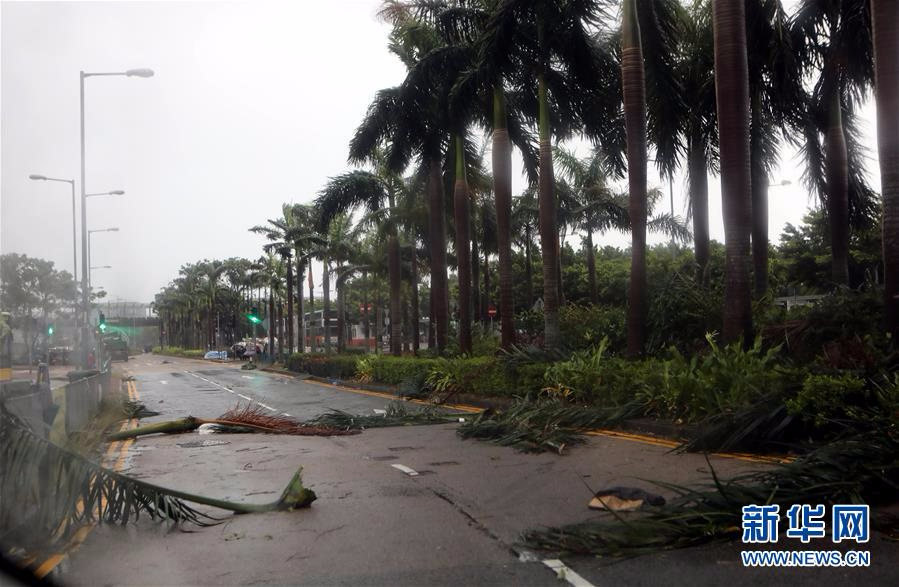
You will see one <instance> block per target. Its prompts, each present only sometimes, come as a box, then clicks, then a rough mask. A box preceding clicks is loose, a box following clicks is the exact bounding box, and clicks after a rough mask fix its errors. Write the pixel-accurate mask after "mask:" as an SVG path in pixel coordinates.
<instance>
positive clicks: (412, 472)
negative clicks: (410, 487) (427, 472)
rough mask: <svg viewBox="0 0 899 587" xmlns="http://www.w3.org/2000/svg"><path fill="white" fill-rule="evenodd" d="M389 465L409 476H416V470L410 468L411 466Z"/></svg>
mask: <svg viewBox="0 0 899 587" xmlns="http://www.w3.org/2000/svg"><path fill="white" fill-rule="evenodd" d="M390 466H391V467H393V468H394V469H397V470H400V471H402V472H403V473H405V474H406V475H409V476H410V477H418V471H416V470H415V469H412V468H411V467H407V466H406V465H390Z"/></svg>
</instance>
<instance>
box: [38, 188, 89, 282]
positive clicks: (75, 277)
mask: <svg viewBox="0 0 899 587" xmlns="http://www.w3.org/2000/svg"><path fill="white" fill-rule="evenodd" d="M28 179H31V180H34V181H60V182H63V183H67V184H69V185H70V186H71V188H72V281H74V282H75V283H78V237H77V235H76V229H75V226H76V214H75V180H74V179H60V178H57V177H47V176H45V175H34V174H32V175H29V176H28Z"/></svg>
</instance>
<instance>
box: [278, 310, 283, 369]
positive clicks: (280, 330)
mask: <svg viewBox="0 0 899 587" xmlns="http://www.w3.org/2000/svg"><path fill="white" fill-rule="evenodd" d="M277 311H278V330H277V337H278V361H279V362H280V363H281V364H282V365H283V364H284V302H282V301H280V300H278V304H277Z"/></svg>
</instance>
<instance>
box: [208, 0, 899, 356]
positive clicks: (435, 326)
mask: <svg viewBox="0 0 899 587" xmlns="http://www.w3.org/2000/svg"><path fill="white" fill-rule="evenodd" d="M897 13H899V8H897V2H896V0H870V1H868V0H833V1H829V2H820V1H814V0H804V1H802V2H800V3H799V5H798V7H797V8H796V10H795V11H794V12H793V13H792V14H787V13H786V11H785V10H784V8H783V6H782V4H781V2H779V1H778V0H745V1H744V2H732V1H725V0H711V1H710V0H694V1H692V2H686V3H684V2H679V1H677V0H623V1H621V2H611V1H600V0H531V1H523V0H503V1H492V0H466V1H441V0H437V1H427V2H424V1H416V0H409V1H405V0H388V1H386V2H384V3H383V4H382V7H381V9H380V11H379V16H380V17H381V18H382V19H384V20H385V21H386V22H388V23H390V24H391V26H392V31H391V33H390V37H389V49H390V51H391V52H392V53H394V54H395V55H396V56H397V57H398V58H399V59H400V60H401V61H402V62H403V64H404V65H405V66H406V70H407V71H406V77H405V79H404V80H403V81H402V83H401V84H399V85H398V86H395V87H390V88H385V89H383V90H380V91H379V92H378V93H377V94H376V95H375V97H374V99H373V101H372V102H371V105H370V106H369V109H368V111H367V113H366V115H365V116H364V118H363V120H362V121H361V123H360V124H359V126H358V128H357V130H356V132H355V134H354V136H353V137H352V138H351V140H350V144H349V161H350V162H351V163H352V164H354V165H355V166H356V168H355V169H352V170H350V171H347V172H346V173H343V174H340V175H338V176H335V177H332V178H330V179H329V180H328V181H327V182H326V184H325V186H324V187H323V188H322V190H321V191H320V193H319V194H318V196H317V198H316V199H315V201H314V203H313V204H311V205H295V206H285V207H284V209H283V211H282V212H283V214H282V216H281V217H280V218H276V219H272V220H269V221H268V222H267V223H266V224H265V225H260V226H257V227H254V228H253V229H252V230H253V231H254V232H258V233H260V234H263V235H264V236H265V237H266V239H267V243H268V244H267V245H266V246H265V252H266V253H267V255H268V256H267V259H268V260H269V261H267V263H276V264H278V265H279V269H277V270H275V269H271V270H270V271H268V273H267V274H266V277H265V279H268V286H269V288H268V289H269V291H278V290H279V289H283V290H284V294H283V296H284V298H285V299H286V308H285V311H286V315H287V318H286V319H285V320H283V323H284V330H285V332H284V338H285V339H286V344H287V346H288V348H289V349H294V348H296V345H297V343H298V341H299V340H305V339H306V333H305V332H303V329H304V324H303V321H300V322H299V323H298V328H299V332H293V330H294V320H293V319H292V317H293V316H294V315H295V314H296V313H299V314H300V315H303V314H304V312H306V311H308V309H304V304H305V302H304V296H303V295H302V294H300V295H297V293H296V292H298V291H301V287H302V281H303V278H304V275H307V272H308V271H309V270H310V268H311V260H312V259H313V258H316V259H319V260H321V262H322V263H323V265H324V267H325V271H324V272H323V274H322V286H323V291H324V295H323V300H322V302H323V305H324V308H323V309H324V311H325V313H326V315H327V314H328V313H329V312H330V309H331V308H330V297H331V291H330V290H331V284H332V282H331V279H332V278H333V280H334V281H333V283H334V286H335V289H336V304H337V306H338V307H342V306H345V305H346V300H347V297H346V296H347V291H346V290H347V283H348V282H349V281H353V280H357V279H363V278H366V279H367V278H369V277H373V276H376V275H377V276H379V277H380V276H381V275H382V271H383V273H385V274H386V285H387V291H388V294H387V300H388V302H389V309H388V314H389V318H390V319H389V324H390V327H391V332H390V337H389V338H390V341H391V342H390V345H391V351H392V352H393V353H399V352H401V345H402V340H403V333H402V328H403V326H402V325H403V324H404V314H405V313H406V312H407V310H405V309H404V308H408V313H410V314H412V315H411V316H409V317H408V318H406V319H405V323H406V324H407V325H409V326H410V330H412V331H414V330H417V328H418V324H419V319H418V318H419V316H418V314H419V313H420V312H422V309H423V310H424V311H426V312H427V314H428V315H429V317H430V321H429V324H430V325H431V329H430V330H431V332H429V333H428V336H429V338H430V339H431V342H432V343H433V344H431V345H430V346H431V348H434V349H435V350H436V352H437V353H443V352H445V351H446V350H447V347H448V340H449V337H450V335H451V331H452V327H453V325H457V327H456V332H455V336H456V337H457V344H458V348H459V350H460V351H461V352H468V351H470V350H471V345H472V342H471V341H472V324H473V323H475V322H476V321H477V320H476V318H478V317H480V314H481V309H482V302H481V300H480V299H479V297H480V293H479V292H480V291H481V289H482V288H481V287H480V281H481V280H482V279H483V280H484V281H486V280H489V279H490V275H491V274H490V271H489V267H490V265H489V263H482V257H483V258H487V257H488V256H490V255H495V256H496V266H497V272H496V273H497V277H498V288H497V289H498V296H497V297H498V299H497V300H496V302H498V318H499V322H500V332H501V343H502V346H503V347H504V348H509V347H510V346H511V345H513V344H514V343H515V340H516V332H515V326H514V322H513V318H514V314H515V311H516V310H517V309H518V308H516V307H515V294H516V291H515V290H516V282H515V275H514V272H513V263H514V255H515V251H516V249H518V250H519V251H523V253H524V255H525V256H526V257H527V258H528V261H527V262H526V263H525V269H526V271H528V272H530V271H532V270H533V269H534V266H536V267H538V268H539V270H540V271H541V278H538V280H537V281H538V287H537V289H538V291H535V292H533V293H531V292H528V300H529V301H531V300H536V299H539V300H540V301H541V302H542V313H543V321H544V328H543V344H544V346H545V347H546V348H548V349H554V348H558V347H560V346H561V345H562V341H561V340H560V329H559V309H560V306H561V305H562V304H564V303H565V291H564V288H563V286H562V283H563V280H562V275H563V267H562V262H563V260H564V259H563V258H562V255H561V252H562V250H563V246H564V245H563V243H564V238H565V236H566V235H567V231H568V230H579V231H583V234H584V235H585V237H586V240H587V242H588V244H589V246H588V247H586V248H585V250H586V252H587V255H588V256H589V257H590V258H591V260H588V261H587V269H588V280H589V281H590V284H589V288H590V290H591V294H590V295H591V301H595V300H596V296H595V294H594V293H593V292H595V291H596V284H595V280H596V271H595V267H594V263H595V261H594V260H592V257H593V255H594V247H593V242H592V239H593V237H594V235H596V234H597V233H600V234H601V233H602V232H603V231H606V230H625V231H629V232H630V235H631V248H630V265H631V266H630V272H629V282H628V287H627V297H628V299H627V353H628V354H629V355H630V356H639V355H641V354H643V353H644V352H645V349H646V341H647V336H648V332H647V328H648V326H647V317H648V314H649V307H648V298H647V291H648V284H647V271H646V258H647V246H646V236H647V231H649V230H653V229H656V230H660V231H664V232H665V233H666V234H668V235H670V236H672V237H673V238H675V239H680V240H681V241H683V240H685V239H690V238H692V242H693V250H694V270H695V279H696V283H697V284H698V286H699V287H711V286H713V285H715V284H712V283H710V280H711V279H713V278H715V279H721V280H722V285H723V290H724V301H723V324H722V334H723V338H724V340H725V342H730V341H733V340H737V339H739V338H740V337H742V338H743V339H744V340H746V341H748V340H750V339H751V338H752V335H753V316H752V302H753V300H754V299H763V298H765V296H767V295H768V294H769V283H768V275H769V273H770V270H769V264H770V260H769V258H768V257H769V249H770V246H769V238H768V234H767V226H768V212H767V208H768V204H767V202H768V183H769V174H770V172H771V170H772V169H773V168H775V167H776V166H777V165H778V163H779V161H780V152H781V150H782V148H783V147H784V146H786V145H793V146H795V147H797V148H798V149H799V150H800V152H801V153H802V155H803V157H804V159H805V172H804V181H805V184H806V187H807V188H808V189H809V190H811V191H812V193H814V194H816V195H817V196H818V199H819V201H820V203H821V209H822V210H823V212H824V215H825V216H824V217H825V220H826V223H827V239H826V240H827V241H828V244H829V251H828V252H829V257H830V279H829V284H828V285H829V286H830V287H841V286H848V285H854V284H852V283H851V282H850V255H849V251H850V242H851V239H852V238H853V235H854V234H859V233H861V232H865V231H870V229H871V227H873V226H877V225H878V224H880V225H881V226H882V248H883V259H882V260H883V267H884V279H885V284H886V287H885V291H884V300H885V303H886V306H887V312H886V316H887V324H886V327H887V329H888V330H889V331H890V332H899V301H897V298H896V294H897V293H899V291H897V290H899V277H897V273H899V211H897V208H896V202H897V198H899V192H897V183H899V178H897V173H899V172H897V168H899V154H897V153H899V145H897V141H899V118H897V116H899V114H897V113H899V108H897V104H896V100H897V94H899V92H897V90H896V86H897V83H899V82H897V77H899V76H897V74H896V70H897V67H899V65H897V58H896V51H895V43H896V38H897V37H899V31H897V30H896V29H897V24H899V18H897V17H896V15H897ZM872 91H873V95H874V97H875V99H876V101H877V106H878V149H879V155H880V166H881V180H882V181H881V184H882V199H881V197H879V196H878V194H876V193H875V192H874V190H873V189H872V188H871V187H870V186H869V185H868V183H867V181H866V176H865V168H864V157H865V149H864V145H863V143H864V140H863V138H862V137H861V136H860V135H859V127H858V111H859V108H860V107H861V105H862V104H863V103H864V101H865V100H866V99H867V98H868V96H869V95H871V93H872ZM481 136H484V137H486V138H485V139H484V140H480V137H481ZM571 139H585V140H587V141H589V142H590V143H592V145H593V150H592V151H591V153H590V154H589V155H588V156H587V157H585V158H578V157H577V156H575V154H574V153H572V152H570V151H568V150H566V149H565V148H564V147H563V145H564V144H565V143H566V142H567V141H569V140H571ZM513 149H516V150H517V152H518V154H519V155H520V157H521V159H522V161H523V163H524V170H525V173H526V175H527V177H528V183H529V186H530V187H529V188H528V189H527V190H526V191H525V193H524V194H522V195H521V196H519V197H517V198H513V197H512V177H511V173H512V165H511V156H512V150H513ZM488 153H489V158H488ZM650 154H652V155H653V157H652V158H650V157H649V155H650ZM488 159H489V160H488ZM650 162H652V163H653V164H654V165H655V166H656V168H657V169H658V171H659V173H660V175H661V177H662V178H663V179H668V178H672V177H673V176H674V175H675V174H676V173H679V172H680V171H681V170H683V171H684V172H685V173H686V175H687V177H688V181H689V201H690V218H689V219H688V220H689V222H685V221H683V220H681V219H678V218H674V217H671V216H666V215H663V214H656V215H653V213H652V209H653V204H654V203H657V202H658V199H659V194H658V192H657V191H656V190H652V189H649V187H648V185H647V166H648V165H649V164H650ZM710 175H711V176H712V177H715V176H718V177H720V181H721V191H722V200H723V202H722V203H723V221H724V231H725V251H724V271H723V275H714V276H713V275H712V273H711V272H710V271H709V256H710V239H709V213H708V181H709V176H710ZM624 180H626V182H627V191H626V192H625V193H616V192H615V190H614V189H612V188H610V187H609V186H613V185H615V184H616V182H619V181H624ZM881 218H882V222H880V220H881ZM687 224H689V226H691V227H692V231H688V230H687V228H686V226H687ZM522 233H523V234H522ZM363 235H364V239H365V240H366V241H367V242H368V245H369V246H368V248H367V249H365V250H367V251H369V252H370V253H373V254H372V255H371V256H366V255H360V254H359V252H360V250H362V248H360V247H359V245H358V242H361V240H362V239H363ZM354 239H356V241H355V242H354ZM516 243H517V244H519V245H520V247H516V246H515V244H516ZM449 244H452V247H451V248H450V247H448V245H449ZM532 255H533V256H534V257H536V256H538V255H539V263H535V264H532V263H531V256H532ZM485 266H486V267H487V271H484V267H485ZM448 267H454V268H455V279H453V280H450V278H449V274H448ZM279 271H280V272H281V273H280V274H279V273H278V272H279ZM425 273H427V275H428V283H429V287H428V291H427V302H426V303H425V302H424V301H422V303H416V302H415V301H411V302H410V301H409V300H418V299H419V295H420V293H421V292H420V287H419V283H421V282H422V281H421V280H422V277H423V275H424V274H425ZM451 281H453V283H451ZM276 282H277V283H276ZM404 282H405V283H407V284H408V285H407V286H405V287H404V286H403V283H404ZM533 284H534V280H533V279H531V278H530V276H529V277H528V278H527V279H525V288H532V287H533ZM487 290H488V291H489V288H487ZM451 292H452V294H453V295H451ZM213 296H214V294H213ZM207 299H209V297H208V296H207ZM310 303H312V304H314V303H315V300H314V297H311V298H310ZM269 304H270V305H271V306H272V308H270V311H271V312H272V314H274V313H275V309H274V305H275V304H274V300H273V299H272V297H271V296H270V299H269ZM362 307H366V308H367V306H366V305H365V304H364V303H363V304H362ZM422 313H423V312H422ZM343 316H344V312H341V311H338V319H339V320H342V319H343V318H342V317H343ZM209 328H211V327H209ZM209 328H207V330H208V329H209ZM339 330H342V329H339ZM413 334H415V333H413ZM206 337H207V340H208V338H209V335H208V334H207V335H206ZM418 340H419V337H418V336H412V341H413V343H415V344H416V345H417V341H418ZM325 344H328V345H329V344H330V337H328V336H326V337H325ZM338 344H344V343H338Z"/></svg>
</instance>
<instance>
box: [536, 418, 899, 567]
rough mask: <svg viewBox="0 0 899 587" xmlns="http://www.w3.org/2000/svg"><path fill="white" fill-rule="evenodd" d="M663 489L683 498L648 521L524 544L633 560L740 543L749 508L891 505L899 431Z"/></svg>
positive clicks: (604, 525)
mask: <svg viewBox="0 0 899 587" xmlns="http://www.w3.org/2000/svg"><path fill="white" fill-rule="evenodd" d="M657 485H658V486H659V487H661V488H664V489H667V490H669V491H672V492H674V493H675V494H676V495H677V496H676V497H675V498H674V499H672V500H670V501H669V502H668V503H667V504H666V505H665V506H662V507H659V508H655V509H654V510H653V511H652V513H650V514H649V515H646V516H643V517H637V518H633V519H630V518H625V517H623V516H621V515H617V516H616V517H615V518H609V519H605V520H601V521H596V522H586V523H582V524H575V525H570V526H564V527H561V528H548V529H541V530H532V531H530V532H527V533H526V534H525V536H524V543H525V544H526V545H527V546H529V547H531V548H536V549H541V550H552V551H561V552H567V553H577V554H593V555H623V554H628V555H633V554H641V553H645V552H652V551H657V550H663V549H674V548H683V547H687V546H694V545H698V544H703V543H707V542H712V541H721V540H727V539H732V538H735V537H737V536H739V532H740V527H741V508H742V507H743V506H745V505H749V504H780V506H781V513H784V512H785V511H786V509H787V508H788V507H789V506H791V505H793V504H797V503H799V504H802V503H808V504H817V503H867V504H871V505H875V504H881V503H889V502H890V501H891V500H895V499H896V496H897V495H899V431H897V430H896V427H895V426H892V427H890V428H881V429H878V430H875V431H873V432H869V433H867V434H863V435H859V436H857V437H855V438H853V439H847V440H843V441H839V442H834V443H831V444H827V445H824V446H821V447H820V448H818V449H816V450H814V451H812V452H810V453H809V454H807V455H806V456H804V457H802V458H800V459H797V460H796V461H793V462H791V463H787V464H784V465H779V466H777V467H776V468H773V469H769V470H765V471H757V472H752V473H746V474H743V475H740V476H737V477H735V478H733V479H731V480H729V481H722V480H720V479H718V477H717V476H715V474H714V471H713V473H712V482H711V483H710V484H709V485H707V486H705V487H702V488H699V489H690V488H686V487H680V486H676V485H671V484H667V483H657ZM872 512H874V510H873V508H872ZM875 515H876V512H875Z"/></svg>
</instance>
